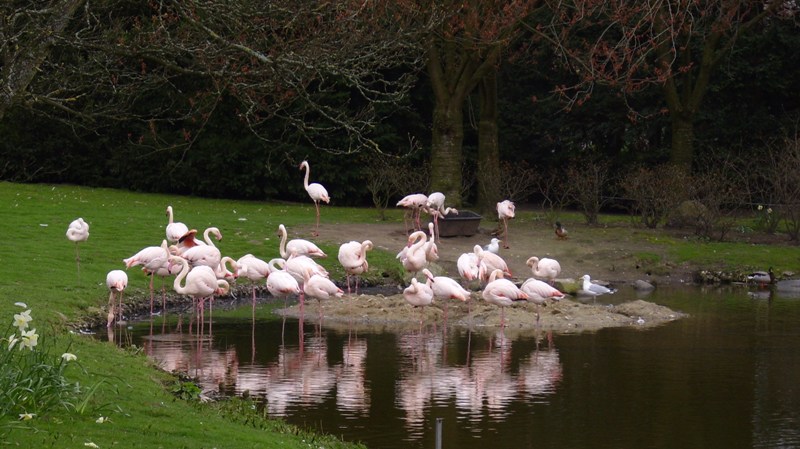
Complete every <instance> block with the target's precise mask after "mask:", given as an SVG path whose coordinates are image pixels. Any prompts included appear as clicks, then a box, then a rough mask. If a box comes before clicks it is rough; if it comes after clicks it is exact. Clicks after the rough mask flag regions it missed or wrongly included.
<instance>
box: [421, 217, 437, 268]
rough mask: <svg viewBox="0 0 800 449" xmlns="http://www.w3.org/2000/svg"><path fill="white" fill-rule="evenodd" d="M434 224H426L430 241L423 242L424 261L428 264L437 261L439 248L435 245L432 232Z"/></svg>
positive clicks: (434, 234)
mask: <svg viewBox="0 0 800 449" xmlns="http://www.w3.org/2000/svg"><path fill="white" fill-rule="evenodd" d="M434 228H435V226H434V224H433V223H428V233H429V234H430V240H428V241H427V242H425V245H424V248H425V259H426V260H427V261H428V262H436V261H437V260H439V247H438V246H437V245H436V233H435V232H434Z"/></svg>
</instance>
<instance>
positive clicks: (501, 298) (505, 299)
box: [481, 270, 528, 327]
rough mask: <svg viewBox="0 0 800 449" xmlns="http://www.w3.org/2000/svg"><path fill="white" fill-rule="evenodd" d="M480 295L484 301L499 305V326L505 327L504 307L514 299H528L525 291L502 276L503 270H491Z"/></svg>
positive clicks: (512, 302)
mask: <svg viewBox="0 0 800 449" xmlns="http://www.w3.org/2000/svg"><path fill="white" fill-rule="evenodd" d="M481 296H483V299H485V300H486V302H488V303H490V304H494V305H496V306H499V307H500V311H501V312H500V313H501V316H500V327H505V322H506V307H508V306H510V305H512V304H514V301H520V300H525V299H528V294H527V293H525V292H523V291H522V290H520V289H519V288H518V287H517V286H516V285H514V283H513V282H511V281H509V280H508V279H505V278H503V270H493V271H492V273H491V274H490V275H489V282H488V283H487V284H486V287H484V288H483V292H482V293H481Z"/></svg>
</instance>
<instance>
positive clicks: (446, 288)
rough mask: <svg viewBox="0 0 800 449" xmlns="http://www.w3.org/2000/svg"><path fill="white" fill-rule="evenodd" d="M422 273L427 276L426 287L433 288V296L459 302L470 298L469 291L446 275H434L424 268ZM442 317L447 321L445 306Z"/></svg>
mask: <svg viewBox="0 0 800 449" xmlns="http://www.w3.org/2000/svg"><path fill="white" fill-rule="evenodd" d="M422 273H423V274H425V276H426V277H427V278H428V281H427V284H428V287H430V288H431V290H433V297H434V298H439V299H442V300H448V299H457V300H459V301H461V302H467V301H469V298H470V292H469V291H468V290H466V289H465V288H464V287H462V286H461V284H459V283H458V282H456V281H455V280H454V279H452V278H449V277H447V276H434V275H433V273H431V271H430V270H428V269H427V268H424V269H423V270H422ZM444 319H445V322H447V306H446V305H445V309H444Z"/></svg>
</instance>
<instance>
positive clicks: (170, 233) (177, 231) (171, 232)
mask: <svg viewBox="0 0 800 449" xmlns="http://www.w3.org/2000/svg"><path fill="white" fill-rule="evenodd" d="M167 218H168V219H169V221H168V222H167V228H166V234H167V241H168V242H169V243H177V242H178V240H180V239H181V237H183V236H184V235H185V234H186V233H187V232H189V227H188V226H186V225H185V224H183V223H181V222H179V221H174V216H173V213H172V206H167Z"/></svg>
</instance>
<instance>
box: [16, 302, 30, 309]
mask: <svg viewBox="0 0 800 449" xmlns="http://www.w3.org/2000/svg"><path fill="white" fill-rule="evenodd" d="M14 305H15V306H19V307H22V308H23V309H27V308H28V305H27V304H25V303H24V302H15V303H14Z"/></svg>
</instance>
